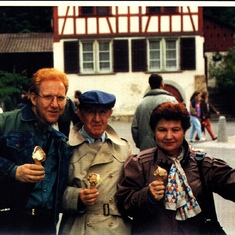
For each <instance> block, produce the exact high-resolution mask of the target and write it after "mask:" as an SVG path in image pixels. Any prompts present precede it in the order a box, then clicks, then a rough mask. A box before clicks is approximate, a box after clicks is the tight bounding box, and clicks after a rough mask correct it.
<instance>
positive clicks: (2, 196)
mask: <svg viewBox="0 0 235 235" xmlns="http://www.w3.org/2000/svg"><path fill="white" fill-rule="evenodd" d="M46 129H47V128H46ZM43 131H45V127H43V125H42V124H41V122H40V121H39V119H38V118H37V117H36V116H35V114H34V112H33V111H32V108H31V106H30V105H26V106H25V107H23V108H22V109H20V110H14V111H11V112H5V113H2V114H1V115H0V149H1V151H0V190H1V193H0V209H5V208H11V210H16V211H17V210H21V209H22V208H24V206H25V203H26V200H27V198H28V195H29V193H30V191H31V189H32V188H33V186H34V184H32V183H22V182H19V181H17V180H15V176H14V175H11V174H10V173H11V170H12V169H13V167H14V166H15V165H22V164H25V163H33V159H32V152H33V149H34V147H35V146H36V145H37V136H40V134H41V133H43ZM51 135H52V138H53V139H54V143H55V150H56V151H57V154H56V156H57V157H58V159H57V160H58V168H57V170H58V174H57V180H56V183H55V204H54V210H55V219H56V220H57V219H58V213H59V204H60V200H61V196H62V194H63V190H64V187H65V184H66V180H67V172H68V162H69V155H70V153H69V149H68V145H67V143H66V137H65V136H64V134H62V133H60V132H58V131H56V130H55V129H53V128H51Z"/></svg>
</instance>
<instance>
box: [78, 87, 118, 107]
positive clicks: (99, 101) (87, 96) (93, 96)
mask: <svg viewBox="0 0 235 235" xmlns="http://www.w3.org/2000/svg"><path fill="white" fill-rule="evenodd" d="M78 99H79V102H80V104H79V107H87V106H94V105H97V106H104V107H106V108H108V109H111V108H112V107H113V106H114V104H115V102H116V97H115V96H114V95H113V94H109V93H106V92H103V91H99V90H91V91H87V92H84V93H82V94H81V95H80V96H79V97H78Z"/></svg>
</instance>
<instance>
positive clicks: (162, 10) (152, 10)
mask: <svg viewBox="0 0 235 235" xmlns="http://www.w3.org/2000/svg"><path fill="white" fill-rule="evenodd" d="M178 12H179V9H178V7H147V8H146V13H147V14H153V15H154V14H171V13H178Z"/></svg>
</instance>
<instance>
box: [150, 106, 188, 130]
mask: <svg viewBox="0 0 235 235" xmlns="http://www.w3.org/2000/svg"><path fill="white" fill-rule="evenodd" d="M161 119H165V120H167V121H170V120H174V121H181V124H182V127H183V129H184V132H186V131H187V130H188V129H189V127H190V116H189V113H188V110H187V108H186V106H185V104H184V103H177V104H173V103H171V102H165V103H162V104H160V105H158V106H157V107H156V108H155V109H154V110H153V112H152V114H151V116H150V127H151V129H152V131H155V128H156V126H157V124H158V122H159V121H160V120H161Z"/></svg>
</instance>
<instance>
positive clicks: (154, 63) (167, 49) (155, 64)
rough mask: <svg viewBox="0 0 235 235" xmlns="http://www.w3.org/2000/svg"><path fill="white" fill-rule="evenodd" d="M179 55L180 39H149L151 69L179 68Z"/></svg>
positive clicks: (149, 66)
mask: <svg viewBox="0 0 235 235" xmlns="http://www.w3.org/2000/svg"><path fill="white" fill-rule="evenodd" d="M178 55H179V49H178V40H176V39H165V38H163V39H150V40H148V70H149V71H161V70H166V71H175V70H178V69H179V63H178Z"/></svg>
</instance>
